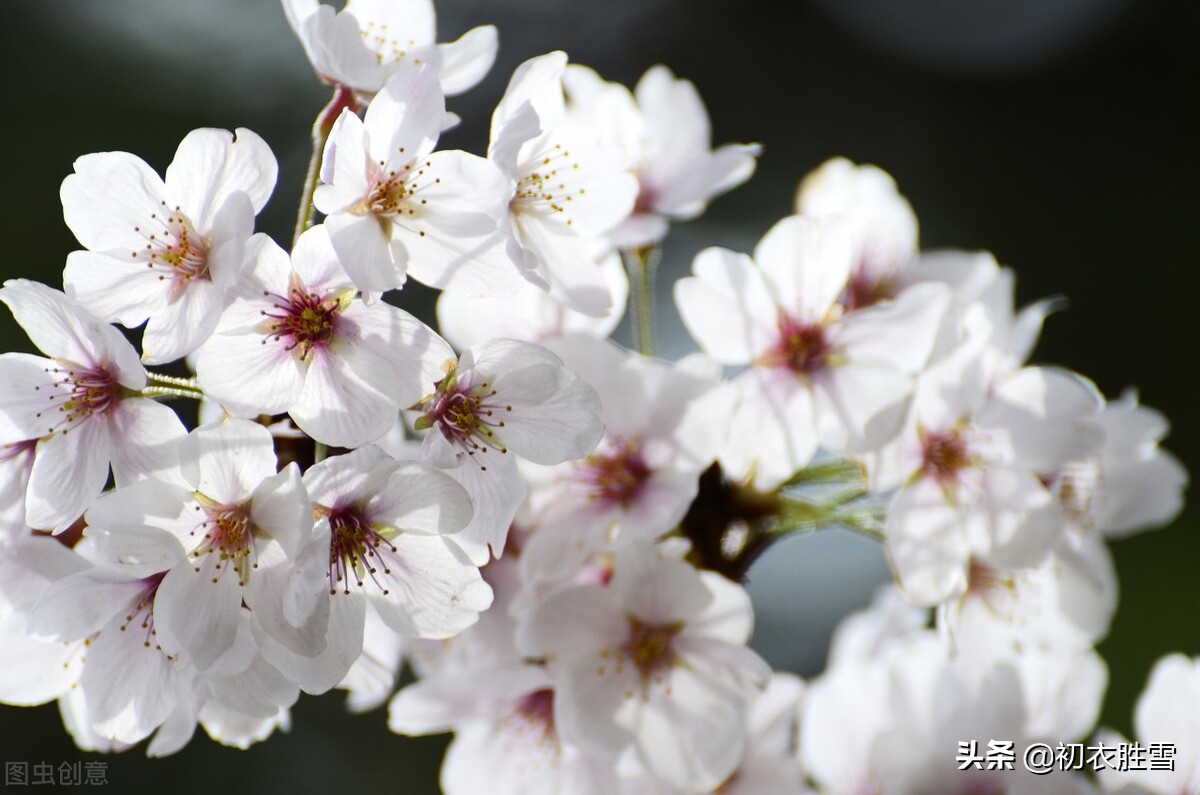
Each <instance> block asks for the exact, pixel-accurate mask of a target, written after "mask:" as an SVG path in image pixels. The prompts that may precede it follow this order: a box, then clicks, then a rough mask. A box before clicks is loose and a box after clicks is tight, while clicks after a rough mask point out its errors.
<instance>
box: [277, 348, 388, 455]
mask: <svg viewBox="0 0 1200 795" xmlns="http://www.w3.org/2000/svg"><path fill="white" fill-rule="evenodd" d="M373 364H374V363H373ZM288 413H289V414H290V415H291V417H292V419H293V420H294V421H295V423H296V425H298V426H299V427H300V429H301V430H303V431H304V432H305V433H307V434H308V435H309V436H311V437H313V438H314V439H316V440H317V441H319V442H323V443H325V444H329V445H333V446H335V447H358V446H360V445H363V444H367V443H368V442H372V441H374V440H376V439H378V438H379V437H381V436H383V435H384V434H385V433H387V432H388V429H390V428H391V427H392V423H393V422H394V421H395V419H396V404H394V403H393V402H392V401H391V398H390V397H385V396H384V395H383V394H381V393H380V392H378V391H377V390H375V389H374V388H372V387H371V386H370V385H368V384H366V383H365V382H364V381H362V380H361V379H360V378H359V377H358V376H357V375H355V370H354V369H352V368H351V367H350V366H349V361H348V360H345V359H342V358H341V357H339V356H337V355H336V354H334V353H332V352H329V351H322V350H316V349H314V350H313V351H312V353H311V354H310V361H309V365H308V372H307V374H306V375H305V378H304V389H303V391H302V392H301V393H300V396H299V398H298V399H297V400H296V401H295V403H293V405H292V406H291V408H289V409H288Z"/></svg>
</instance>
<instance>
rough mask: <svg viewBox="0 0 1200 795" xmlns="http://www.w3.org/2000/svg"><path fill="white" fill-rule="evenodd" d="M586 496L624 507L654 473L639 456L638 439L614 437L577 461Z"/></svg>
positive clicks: (593, 499) (640, 451)
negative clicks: (599, 448)
mask: <svg viewBox="0 0 1200 795" xmlns="http://www.w3.org/2000/svg"><path fill="white" fill-rule="evenodd" d="M579 467H580V474H581V478H582V480H583V482H584V483H585V484H587V486H588V488H589V493H588V499H589V500H592V501H600V502H604V503H608V504H615V505H620V506H622V507H628V506H629V504H630V503H631V502H633V501H634V500H635V499H636V498H637V496H638V494H639V493H640V492H641V490H642V486H643V485H644V484H645V483H646V481H647V480H649V479H650V476H651V475H652V474H654V471H653V470H652V469H651V468H650V467H649V466H648V465H647V464H646V459H645V458H644V457H643V456H642V446H641V443H640V441H639V440H637V439H634V440H632V441H629V442H625V441H624V440H621V439H617V440H615V441H614V442H613V443H612V444H611V445H610V446H609V447H608V449H607V450H605V451H604V452H599V453H593V454H592V455H590V456H588V457H587V458H586V459H584V460H583V461H582V462H581V463H580V464H579Z"/></svg>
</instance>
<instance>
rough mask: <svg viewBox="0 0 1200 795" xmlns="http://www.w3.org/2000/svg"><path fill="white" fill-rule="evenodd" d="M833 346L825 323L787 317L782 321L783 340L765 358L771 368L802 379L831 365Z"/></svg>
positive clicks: (781, 336) (780, 320)
mask: <svg viewBox="0 0 1200 795" xmlns="http://www.w3.org/2000/svg"><path fill="white" fill-rule="evenodd" d="M831 353H833V346H831V345H830V343H829V338H828V336H827V335H826V333H825V326H824V324H822V323H801V322H799V321H797V320H794V319H793V318H791V317H788V316H787V315H782V316H781V317H780V319H779V339H778V341H777V342H776V343H775V346H774V347H773V348H771V350H769V351H768V352H767V354H766V355H765V356H764V357H762V359H761V363H762V364H764V365H765V366H767V367H783V368H787V369H789V370H791V371H792V372H794V373H796V374H798V375H806V376H811V375H814V374H816V373H817V372H819V371H821V370H823V369H824V368H825V366H826V365H827V364H828V363H829V356H830V354H831Z"/></svg>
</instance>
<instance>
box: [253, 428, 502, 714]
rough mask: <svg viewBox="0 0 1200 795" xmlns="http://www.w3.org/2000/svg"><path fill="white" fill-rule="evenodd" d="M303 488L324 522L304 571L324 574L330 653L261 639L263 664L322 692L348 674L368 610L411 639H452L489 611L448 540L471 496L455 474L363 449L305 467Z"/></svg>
mask: <svg viewBox="0 0 1200 795" xmlns="http://www.w3.org/2000/svg"><path fill="white" fill-rule="evenodd" d="M304 485H305V488H306V489H307V490H308V493H309V495H310V497H311V498H312V501H313V512H314V515H315V516H317V517H318V518H319V521H318V522H317V525H316V527H315V528H314V531H313V534H312V537H311V540H310V541H309V542H308V543H306V549H305V552H303V553H302V557H303V559H304V562H303V563H302V564H301V565H303V566H308V565H313V566H314V567H317V566H319V567H321V568H322V569H323V570H324V573H325V588H324V590H323V592H322V594H321V595H320V597H319V598H320V600H321V602H322V603H323V604H325V605H326V606H327V609H328V614H329V623H328V632H327V636H326V643H325V648H324V650H323V651H321V653H320V654H318V655H316V656H304V655H298V654H295V653H294V652H292V651H290V650H289V649H287V648H285V647H284V646H282V645H280V644H279V643H277V642H275V641H274V640H272V639H271V638H270V637H265V636H260V638H259V639H260V643H261V645H262V648H263V653H264V655H265V656H266V657H267V659H269V660H270V661H271V662H272V663H273V664H274V665H276V666H277V667H278V668H279V669H280V670H281V671H283V672H284V673H285V674H287V675H288V677H289V678H291V679H292V680H294V681H296V682H298V683H299V684H300V686H301V687H302V688H303V689H304V690H305V691H307V692H313V693H319V692H324V691H325V690H328V689H330V688H332V687H333V686H335V685H337V684H338V683H339V682H341V681H342V680H343V678H344V677H345V676H346V675H347V673H348V672H349V671H350V669H351V666H352V665H353V664H354V662H355V660H357V659H358V657H359V655H360V653H361V651H362V648H363V632H364V622H365V615H366V611H367V609H368V603H369V605H370V609H372V610H374V611H375V612H376V613H378V615H379V618H380V619H382V621H383V623H384V624H386V625H387V626H388V627H389V628H390V629H391V630H392V631H394V632H398V633H400V634H401V635H404V636H406V637H410V638H412V637H423V638H448V637H451V636H453V635H455V634H457V633H459V632H461V631H462V630H463V629H466V628H467V627H469V626H471V625H472V624H474V623H475V622H476V621H477V620H478V618H479V613H480V612H481V611H483V610H486V609H487V607H488V606H489V605H490V604H491V602H492V592H491V589H490V588H489V587H488V586H487V584H486V583H485V582H484V581H483V579H482V578H481V577H480V574H479V570H478V569H477V568H476V567H475V566H473V565H472V564H471V562H470V561H469V560H467V559H466V557H465V556H463V555H462V553H461V552H460V551H459V550H458V549H457V548H456V547H455V546H454V545H453V544H451V543H449V542H448V541H447V540H446V538H445V537H444V536H445V535H446V534H448V533H454V532H457V531H459V530H461V529H462V528H463V527H464V526H465V525H466V524H467V522H468V521H470V518H471V502H470V498H469V497H468V496H467V494H466V492H465V491H464V490H463V488H462V487H461V486H460V485H458V483H456V482H455V481H454V480H453V479H452V478H450V477H449V476H447V475H445V474H443V473H441V472H439V471H437V470H435V469H433V468H431V467H427V466H424V465H422V464H417V463H413V462H399V461H396V460H394V459H392V458H391V457H390V456H388V455H387V454H386V453H384V452H383V451H382V450H380V449H379V448H377V447H373V446H367V447H363V448H360V449H358V450H355V451H352V452H350V453H347V454H345V455H340V456H334V457H332V458H327V459H325V460H324V461H322V462H320V463H319V464H316V465H314V466H313V467H311V468H309V470H308V471H307V472H305V473H304ZM309 609H310V610H311V609H313V608H312V607H311V606H310V607H309Z"/></svg>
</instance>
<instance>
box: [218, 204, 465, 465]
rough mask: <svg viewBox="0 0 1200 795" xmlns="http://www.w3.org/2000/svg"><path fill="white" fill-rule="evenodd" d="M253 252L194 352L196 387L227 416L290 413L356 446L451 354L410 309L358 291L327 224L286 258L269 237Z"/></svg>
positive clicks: (315, 432) (322, 436) (410, 399)
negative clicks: (234, 296) (233, 295)
mask: <svg viewBox="0 0 1200 795" xmlns="http://www.w3.org/2000/svg"><path fill="white" fill-rule="evenodd" d="M250 254H251V256H252V257H253V267H252V269H251V270H250V271H249V272H248V273H247V274H246V277H245V279H244V283H243V286H242V287H241V290H240V294H239V298H238V300H236V301H235V302H234V303H233V304H231V305H230V307H229V308H228V309H227V310H225V313H224V314H223V315H222V316H221V321H220V323H219V324H218V326H217V330H216V332H215V333H214V334H213V336H212V337H211V338H210V339H209V340H208V342H206V343H205V344H204V345H203V346H202V347H201V348H200V350H199V351H198V352H197V355H196V376H197V378H198V379H199V382H200V386H201V387H202V388H203V389H204V392H205V394H206V395H207V396H208V397H210V398H211V399H213V400H216V401H219V402H220V403H221V404H222V405H224V406H225V408H226V409H227V410H229V411H230V412H232V413H234V414H236V415H239V416H246V417H253V416H256V415H258V414H278V413H281V412H287V413H288V414H290V415H291V417H292V419H293V420H295V422H296V424H297V425H298V426H299V427H300V428H301V429H302V430H304V431H305V432H306V433H308V434H309V435H310V436H312V437H313V438H315V439H317V440H318V441H321V442H325V443H326V444H332V445H338V446H342V447H355V446H357V445H361V444H365V443H366V442H369V441H372V440H373V439H377V438H379V437H380V436H382V435H383V434H384V433H386V432H387V430H388V428H389V427H391V425H392V423H393V421H394V419H395V416H396V411H397V410H398V409H399V408H401V407H405V406H409V405H411V404H412V403H414V402H416V401H417V400H418V399H420V397H421V395H422V394H423V391H422V390H423V385H424V384H427V383H431V382H432V381H434V380H436V378H438V377H440V373H441V372H442V366H443V364H444V363H445V362H446V361H449V360H452V359H453V352H452V351H451V350H450V346H448V345H447V344H446V343H445V342H444V341H442V339H441V338H440V337H438V336H437V334H435V333H434V332H433V331H432V330H430V329H429V327H427V326H426V325H425V324H423V323H421V322H420V321H419V320H417V319H416V318H414V317H413V316H412V315H409V314H408V313H407V312H404V311H403V310H400V309H396V308H395V307H392V306H389V305H387V304H383V303H377V304H373V305H367V304H365V303H363V301H362V300H361V299H359V298H356V297H355V296H356V293H357V290H356V288H355V286H354V285H353V284H352V283H351V282H350V280H349V279H348V278H347V276H346V274H345V272H344V271H343V270H342V268H341V266H340V265H339V264H338V260H337V256H336V255H335V254H334V251H333V247H332V245H331V244H330V242H329V236H328V233H327V231H326V230H325V228H324V227H323V226H318V227H314V228H313V229H310V230H309V231H307V232H305V233H304V234H303V235H302V236H301V237H300V239H299V240H298V241H297V242H296V248H295V250H294V251H293V252H292V256H291V259H290V261H289V258H288V255H287V253H286V252H284V251H283V249H281V248H279V246H277V245H275V244H274V243H273V242H272V241H271V240H270V239H269V238H266V237H265V236H261V237H256V238H254V240H253V241H252V242H251V244H250Z"/></svg>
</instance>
